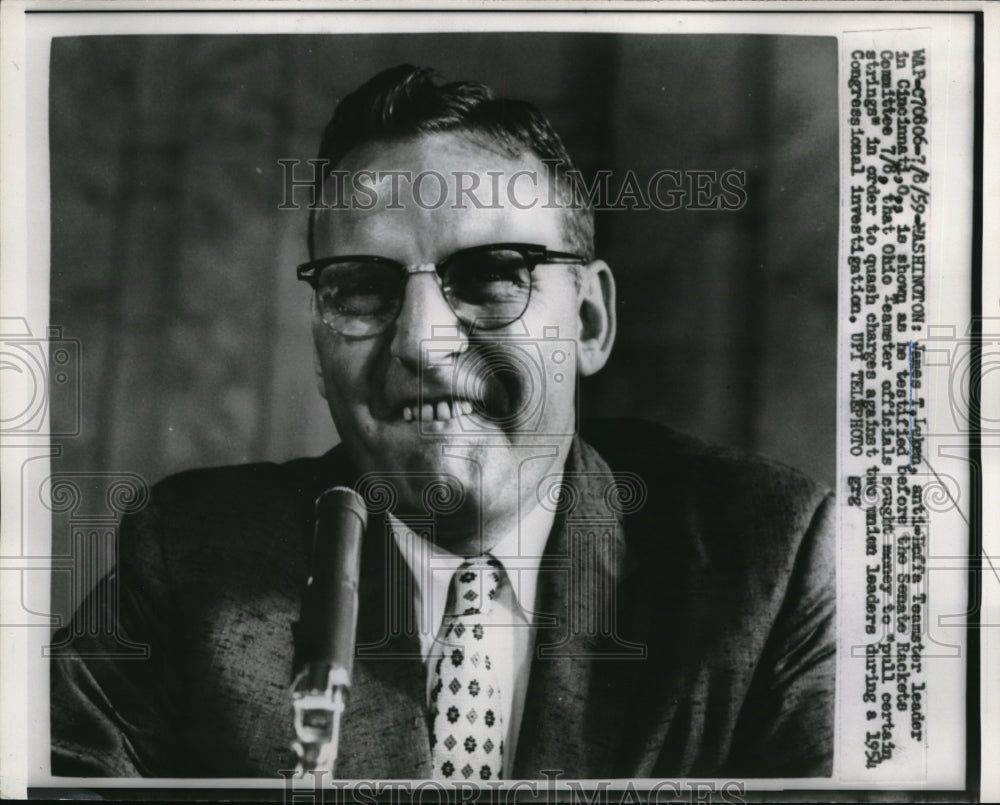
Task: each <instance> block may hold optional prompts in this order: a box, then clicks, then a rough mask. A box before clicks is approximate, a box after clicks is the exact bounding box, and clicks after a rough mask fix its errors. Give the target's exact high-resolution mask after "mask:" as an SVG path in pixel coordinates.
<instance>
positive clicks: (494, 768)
mask: <svg viewBox="0 0 1000 805" xmlns="http://www.w3.org/2000/svg"><path fill="white" fill-rule="evenodd" d="M502 567H503V566H502V565H501V564H500V562H498V561H497V560H496V559H494V558H493V557H492V556H490V555H489V554H486V555H484V556H477V557H473V558H472V559H469V560H467V561H466V562H464V563H462V565H461V567H459V568H458V570H456V571H455V575H454V576H452V578H451V587H450V589H449V590H448V610H447V612H446V613H445V616H444V620H443V621H442V623H441V634H440V636H439V638H438V651H439V652H440V656H437V655H432V656H437V659H436V660H434V661H433V665H432V668H431V674H433V679H432V685H431V693H430V724H431V735H430V738H431V756H432V761H433V770H432V775H433V777H434V779H436V780H468V779H470V778H471V779H475V780H496V779H499V778H501V777H503V715H502V711H501V706H500V702H501V699H500V687H499V685H498V684H497V673H496V668H495V667H494V665H493V662H492V660H491V658H490V653H489V652H490V629H491V628H494V629H495V628H497V627H495V626H494V627H491V626H490V625H489V623H488V619H489V614H490V611H491V610H492V608H493V600H494V598H496V594H497V587H498V585H499V583H500V572H501V570H502Z"/></svg>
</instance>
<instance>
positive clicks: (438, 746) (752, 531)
mask: <svg viewBox="0 0 1000 805" xmlns="http://www.w3.org/2000/svg"><path fill="white" fill-rule="evenodd" d="M319 156H320V159H321V160H323V161H324V168H325V170H324V172H323V175H322V177H321V180H320V182H319V184H318V187H317V191H318V193H317V200H316V204H315V205H314V206H315V207H316V209H315V210H314V211H313V213H312V218H311V221H310V238H309V245H310V258H311V259H310V262H308V263H306V264H304V265H303V266H301V267H300V269H299V276H300V278H301V279H303V280H305V281H307V282H309V283H310V284H311V285H312V286H313V288H314V289H315V295H314V302H313V314H312V315H313V334H314V339H315V343H316V355H317V364H318V372H319V375H320V377H321V391H322V393H323V394H324V395H325V397H326V399H327V401H328V403H329V407H330V411H331V414H332V416H333V419H334V422H335V423H336V426H337V429H338V432H339V433H340V435H341V439H342V444H341V445H339V446H337V447H336V448H334V449H333V450H331V451H330V452H329V453H327V454H326V455H325V456H323V457H321V458H317V459H301V460H297V461H292V462H289V463H287V464H284V465H281V466H277V465H272V464H266V465H249V466H243V467H233V468H223V469H214V470H202V471H195V472H190V473H185V474H182V475H179V476H175V477H172V478H169V479H167V480H165V481H163V482H161V483H160V484H158V485H157V487H156V489H155V490H154V495H153V502H152V504H151V505H150V506H149V507H148V508H147V509H146V510H145V511H143V512H142V513H140V514H138V515H136V516H134V517H132V518H130V519H127V520H126V521H125V522H123V524H122V544H121V558H120V561H119V566H118V568H117V570H116V571H115V573H113V574H112V575H111V576H110V577H109V578H108V579H107V580H105V582H103V584H102V586H101V587H100V588H99V589H98V590H97V591H95V593H94V595H93V597H92V599H91V604H90V605H89V606H85V607H83V608H82V609H81V613H80V614H79V615H78V618H83V617H85V616H86V617H98V618H102V617H103V618H107V617H109V615H111V616H114V617H115V618H116V623H117V627H116V628H117V634H118V635H120V636H121V637H124V638H126V639H127V640H130V641H132V642H134V643H139V644H144V645H148V646H149V647H150V654H149V657H148V659H144V660H134V659H133V660H115V659H114V658H110V657H101V656H100V654H101V653H102V649H107V648H108V647H109V638H108V637H107V636H103V637H102V635H101V631H100V629H94V630H92V632H91V633H92V634H96V636H93V637H86V636H84V637H76V638H75V639H74V640H72V641H71V644H70V647H69V649H68V650H67V651H65V652H63V653H62V656H60V657H59V658H58V659H57V660H56V661H55V662H54V663H53V666H52V691H53V692H52V769H53V773H54V774H57V775H74V776H76V775H85V776H86V775H100V776H123V775H125V776H134V775H149V776H161V777H276V776H278V775H279V774H280V771H281V770H282V769H287V768H289V766H290V753H289V743H290V740H291V738H292V732H291V706H290V700H289V693H288V689H289V684H290V682H291V679H292V676H293V673H294V670H295V668H296V662H295V653H296V649H297V648H301V647H298V646H296V643H295V639H294V636H293V635H294V628H293V627H294V625H295V623H296V621H297V620H298V618H299V615H300V610H301V601H302V594H303V589H304V587H305V582H306V578H307V576H308V574H309V566H308V565H309V562H308V557H309V545H310V540H311V538H312V530H313V501H314V500H315V499H316V497H317V496H318V495H319V494H320V493H321V492H322V491H323V490H325V489H327V488H330V487H333V486H337V485H345V486H351V487H354V488H356V489H357V490H358V491H359V493H360V494H361V495H362V497H363V499H364V500H365V502H366V505H367V506H368V509H369V522H368V527H367V530H366V532H365V536H364V541H363V548H362V557H361V566H362V567H361V576H360V582H359V599H360V608H359V617H358V630H357V641H358V647H357V651H356V657H355V662H354V674H353V680H352V686H351V689H350V694H349V700H348V704H347V710H346V712H345V715H344V720H343V726H342V734H341V737H340V756H339V758H338V763H337V775H338V776H339V777H343V778H355V779H357V778H365V779H371V778H375V779H379V778H422V777H432V778H436V779H439V780H468V779H471V780H475V781H482V780H496V779H518V778H537V777H540V776H541V775H542V771H543V770H550V771H551V770H558V771H560V772H561V773H562V774H563V775H564V776H566V777H569V778H590V779H594V778H624V777H684V776H698V777H706V776H756V777H761V776H766V777H799V776H816V775H828V774H830V772H831V764H832V733H833V728H832V696H833V686H834V685H833V678H834V670H833V663H834V637H833V629H834V610H833V560H832V525H831V523H832V503H831V500H830V498H829V496H828V495H827V494H825V493H824V492H823V491H822V490H819V489H817V488H816V487H815V485H813V484H812V483H811V482H810V481H808V480H807V479H805V478H803V477H802V476H800V475H798V474H797V473H795V472H794V471H792V470H790V469H788V468H785V467H782V466H780V465H777V464H774V463H772V462H767V461H765V460H762V459H757V458H751V457H746V456H739V455H736V454H732V453H729V452H726V451H722V450H716V449H710V448H708V447H705V446H703V445H701V444H699V443H697V442H695V441H693V440H691V439H687V438H684V437H681V436H678V435H676V434H674V433H672V432H670V431H668V430H666V429H664V428H661V427H659V426H653V425H649V424H646V423H641V422H636V421H629V420H621V421H612V422H604V423H597V424H594V425H592V426H589V427H585V428H583V429H582V430H581V431H580V432H578V421H577V408H576V405H577V398H576V383H575V379H576V378H577V377H579V376H586V375H589V374H593V373H594V372H597V371H599V370H600V369H601V368H602V366H603V365H604V363H605V362H606V361H607V359H608V357H609V355H610V352H611V348H612V344H613V342H614V336H615V328H616V318H615V290H614V287H615V286H614V279H613V276H612V274H611V270H610V269H609V267H608V266H607V265H606V264H605V263H604V262H603V261H601V260H596V259H594V255H593V224H592V220H593V219H592V212H591V211H590V210H589V209H588V208H587V205H586V204H585V203H580V194H579V193H578V192H577V190H578V188H577V187H576V185H575V182H576V181H578V180H577V179H575V178H574V177H575V173H574V172H573V171H572V163H571V161H570V159H569V156H568V155H567V154H566V152H565V149H564V147H563V145H562V143H561V141H560V140H559V138H558V136H557V135H556V134H555V133H554V132H553V131H552V129H551V127H550V126H549V124H548V123H547V121H546V120H545V119H544V118H543V117H542V116H541V114H540V113H539V112H538V111H537V110H536V109H535V108H534V107H532V106H530V105H529V104H526V103H522V102H517V101H510V100H504V99H499V98H497V97H495V96H494V95H493V94H492V92H491V91H490V90H488V89H487V88H486V87H483V86H482V85H478V84H469V83H461V84H447V85H440V84H439V83H438V82H437V81H436V80H435V79H434V77H433V76H432V74H430V73H429V72H428V71H425V70H418V69H415V68H412V67H409V66H403V67H399V68H395V69H392V70H388V71H386V72H384V73H382V74H380V75H378V76H376V77H375V78H373V79H372V80H371V81H370V82H368V83H367V84H365V85H364V86H362V87H361V88H360V89H359V90H357V91H356V92H355V93H353V94H352V95H350V96H348V97H347V98H345V99H344V101H343V102H342V103H341V104H340V106H339V107H338V108H337V110H336V112H335V114H334V116H333V119H332V120H331V122H330V124H329V126H328V128H327V130H326V133H325V135H324V138H323V143H322V145H321V149H320V155H319ZM108 590H117V591H118V596H119V602H120V603H119V606H118V607H117V609H115V610H110V607H111V606H113V605H104V606H105V609H109V610H110V611H109V612H104V611H102V610H101V606H102V605H101V603H100V602H102V601H108V600H110V596H109V595H108ZM104 631H105V632H107V631H108V630H106V629H105V630H104ZM84 632H85V630H82V629H80V628H77V629H76V630H75V632H74V634H77V635H79V634H81V633H84ZM476 641H479V642H476ZM105 653H107V652H106V651H105Z"/></svg>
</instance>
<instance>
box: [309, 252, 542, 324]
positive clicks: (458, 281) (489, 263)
mask: <svg viewBox="0 0 1000 805" xmlns="http://www.w3.org/2000/svg"><path fill="white" fill-rule="evenodd" d="M438 274H439V276H440V277H441V289H442V292H443V294H444V298H445V299H446V300H447V302H448V304H449V305H450V306H451V309H452V310H453V311H454V313H455V315H456V316H457V317H458V318H459V320H460V321H462V322H463V323H464V324H466V325H472V326H475V327H480V328H483V329H493V328H496V327H503V326H505V325H507V324H510V323H511V322H514V321H516V320H517V319H519V318H520V317H521V315H522V314H523V313H524V311H525V309H526V308H527V306H528V301H529V298H530V296H531V269H530V264H529V260H528V258H527V256H526V255H524V254H522V253H521V252H518V251H515V250H513V249H490V250H476V251H470V252H465V253H459V254H456V255H453V256H452V257H450V258H448V259H446V260H445V261H443V262H442V263H441V264H440V265H439V266H438ZM406 280H407V274H406V271H405V269H404V268H403V267H402V266H397V265H393V264H390V263H385V262H380V261H374V260H355V261H351V262H344V263H334V264H332V265H329V266H326V267H325V268H324V269H323V270H322V271H321V272H320V275H319V281H318V282H317V300H318V304H319V309H320V314H321V315H322V317H323V321H324V322H325V323H326V324H327V325H328V326H330V327H332V328H333V329H334V330H336V331H337V332H339V333H343V334H344V335H354V336H363V335H375V334H377V333H379V332H381V331H382V330H384V329H385V328H386V327H388V326H389V325H390V324H391V323H392V322H393V321H394V320H395V318H396V316H397V315H398V314H399V311H400V309H401V307H402V304H403V295H404V294H405V292H406Z"/></svg>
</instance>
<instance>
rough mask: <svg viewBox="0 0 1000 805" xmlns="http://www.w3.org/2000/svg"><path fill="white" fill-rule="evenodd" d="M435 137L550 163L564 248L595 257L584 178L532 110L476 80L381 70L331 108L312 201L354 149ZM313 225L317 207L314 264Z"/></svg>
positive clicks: (425, 70) (405, 66) (591, 214)
mask: <svg viewBox="0 0 1000 805" xmlns="http://www.w3.org/2000/svg"><path fill="white" fill-rule="evenodd" d="M439 132H459V133H462V134H465V135H467V136H468V137H469V138H470V139H472V140H473V141H474V142H476V143H477V144H479V145H483V146H486V147H494V148H496V147H499V148H500V149H501V151H502V153H504V155H506V156H508V157H511V158H516V157H519V156H521V155H522V154H523V153H525V152H526V151H529V152H531V153H533V154H534V155H535V156H537V157H538V158H539V159H540V160H542V161H543V162H544V163H545V164H546V165H552V166H553V169H552V172H553V173H554V175H555V181H556V188H557V193H558V194H559V197H560V204H562V205H563V207H564V214H565V223H564V226H565V227H566V238H567V240H568V241H569V243H568V246H569V248H571V249H572V250H573V251H575V252H576V253H577V254H579V255H580V256H581V257H583V258H585V259H586V260H588V261H589V260H592V259H593V258H594V212H593V209H592V208H591V206H590V202H589V196H588V194H587V193H586V192H585V191H584V190H583V180H582V178H581V174H580V172H579V171H578V170H577V169H576V168H575V167H574V165H573V161H572V160H571V159H570V156H569V153H568V152H567V151H566V146H565V145H563V142H562V140H561V139H560V137H559V135H558V134H556V132H555V130H554V129H553V128H552V126H551V124H550V123H549V121H548V120H546V118H545V116H544V115H543V114H542V113H541V112H540V111H539V110H538V109H537V107H535V106H534V105H532V104H530V103H528V102H527V101H519V100H513V99H509V98H503V97H500V96H498V95H497V94H496V93H495V92H494V91H493V90H492V89H490V88H489V87H488V86H486V85H485V84H480V83H477V82H474V81H458V82H453V83H444V82H443V81H442V80H441V79H440V77H439V76H438V75H437V73H436V72H435V71H433V70H430V69H428V68H421V67H414V66H413V65H410V64H401V65H399V66H397V67H391V68H389V69H388V70H383V71H382V72H381V73H379V74H378V75H376V76H375V77H374V78H371V79H369V80H368V81H367V82H366V83H364V84H362V85H361V86H360V87H359V88H358V89H356V90H354V92H352V93H350V94H349V95H347V96H346V97H345V98H344V99H343V100H342V101H341V102H340V103H339V104H338V105H337V107H336V109H334V112H333V116H332V117H331V118H330V122H329V123H328V124H327V126H326V130H325V131H324V132H323V140H322V142H321V143H320V147H319V154H318V157H317V158H318V160H320V165H321V168H322V169H321V170H320V171H318V172H317V180H316V181H317V193H316V198H317V199H322V198H323V193H322V191H323V181H324V178H325V177H326V176H327V174H328V173H329V171H330V170H331V169H333V168H335V167H336V166H337V164H338V163H339V162H340V161H341V160H342V159H343V158H344V156H345V155H346V154H347V153H348V152H349V151H351V150H353V149H354V148H356V147H358V146H359V145H362V144H364V143H369V142H373V141H379V140H394V139H403V138H407V137H414V136H417V135H420V134H432V133H439ZM315 220H316V210H315V208H314V209H312V210H311V211H310V215H309V256H310V258H311V259H315V258H316V254H315V249H314V247H315ZM542 245H548V244H542Z"/></svg>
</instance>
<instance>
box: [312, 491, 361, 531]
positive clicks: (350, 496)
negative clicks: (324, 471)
mask: <svg viewBox="0 0 1000 805" xmlns="http://www.w3.org/2000/svg"><path fill="white" fill-rule="evenodd" d="M345 509H346V510H347V511H349V512H351V513H352V514H354V515H355V516H356V517H357V518H358V519H359V520H360V521H361V529H362V530H364V529H365V527H366V526H367V525H368V509H367V508H365V502H364V501H363V500H362V499H361V495H359V494H358V493H357V492H355V491H354V490H353V489H351V488H350V487H348V486H335V487H333V488H332V489H327V490H326V491H325V492H323V494H321V495H320V496H319V497H318V498H316V519H317V520H319V519H321V518H322V517H323V516H324V515H326V514H332V513H333V512H335V511H337V510H345Z"/></svg>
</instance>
